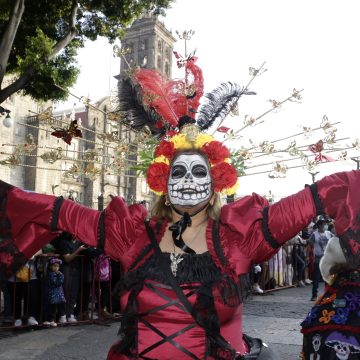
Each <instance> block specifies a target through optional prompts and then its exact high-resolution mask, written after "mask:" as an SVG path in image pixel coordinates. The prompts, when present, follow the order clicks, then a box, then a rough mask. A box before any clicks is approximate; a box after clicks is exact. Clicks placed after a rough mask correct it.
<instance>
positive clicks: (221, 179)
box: [211, 162, 238, 192]
mask: <svg viewBox="0 0 360 360" xmlns="http://www.w3.org/2000/svg"><path fill="white" fill-rule="evenodd" d="M211 178H212V181H213V186H214V190H215V191H216V192H221V191H222V190H224V189H228V188H231V187H233V186H234V185H235V184H236V182H237V178H238V176H237V172H236V170H235V168H234V167H233V166H232V165H231V164H229V163H225V162H223V163H220V164H217V165H215V166H213V167H212V168H211Z"/></svg>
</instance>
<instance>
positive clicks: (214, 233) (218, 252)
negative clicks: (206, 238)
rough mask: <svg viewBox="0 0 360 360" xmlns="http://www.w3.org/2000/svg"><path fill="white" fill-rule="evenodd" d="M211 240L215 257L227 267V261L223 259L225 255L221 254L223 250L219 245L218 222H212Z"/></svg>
mask: <svg viewBox="0 0 360 360" xmlns="http://www.w3.org/2000/svg"><path fill="white" fill-rule="evenodd" d="M212 240H213V243H214V249H215V252H216V255H217V257H218V258H219V260H220V261H221V263H222V264H223V265H227V264H228V260H227V258H226V257H225V254H224V252H223V249H222V247H221V243H220V234H219V222H218V221H214V223H213V227H212Z"/></svg>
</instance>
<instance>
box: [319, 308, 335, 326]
mask: <svg viewBox="0 0 360 360" xmlns="http://www.w3.org/2000/svg"><path fill="white" fill-rule="evenodd" d="M322 314H323V316H322V317H321V318H320V319H319V321H320V322H323V323H324V324H328V323H329V322H330V321H331V318H332V317H333V316H334V315H335V311H334V310H332V311H327V310H323V311H322Z"/></svg>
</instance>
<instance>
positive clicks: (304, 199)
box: [220, 171, 360, 274]
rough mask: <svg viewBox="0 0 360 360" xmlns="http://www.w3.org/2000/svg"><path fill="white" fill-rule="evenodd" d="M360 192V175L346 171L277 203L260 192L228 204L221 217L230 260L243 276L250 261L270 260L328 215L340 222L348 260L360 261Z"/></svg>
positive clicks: (225, 250)
mask: <svg viewBox="0 0 360 360" xmlns="http://www.w3.org/2000/svg"><path fill="white" fill-rule="evenodd" d="M359 188H360V171H351V172H341V173H335V174H333V175H330V176H327V177H324V178H323V179H321V180H320V181H318V182H317V183H315V184H312V185H311V186H310V187H306V188H305V189H303V190H301V191H299V192H298V193H296V194H294V195H291V196H288V197H286V198H284V199H282V200H280V201H279V202H277V203H275V204H273V205H269V204H268V202H267V201H266V199H264V198H262V197H260V196H259V195H256V194H253V195H252V196H247V197H245V198H243V199H240V200H238V201H236V202H234V203H232V204H229V205H225V206H224V207H223V209H222V212H221V216H220V223H221V227H220V239H221V242H222V244H223V248H224V252H225V256H226V257H227V258H228V259H229V261H230V262H231V263H232V265H233V268H234V269H236V272H237V273H238V274H240V273H244V272H247V271H248V270H249V266H250V264H251V263H261V262H263V261H265V260H267V259H268V258H270V257H271V256H272V255H273V254H274V253H275V252H276V251H277V250H278V248H279V246H281V245H282V244H283V243H285V242H286V241H288V240H289V239H290V238H292V237H293V236H295V235H296V234H297V233H298V232H299V231H300V230H302V229H303V228H304V227H305V226H307V225H308V224H309V223H310V221H311V220H312V219H314V218H315V216H316V215H318V214H327V215H329V216H330V217H331V218H333V219H335V227H336V231H337V234H338V235H340V240H342V243H343V248H344V252H345V253H346V252H347V254H348V259H351V261H352V262H354V261H357V262H358V261H359V260H358V259H359V257H360V240H359V239H360V195H359V192H358V189H359ZM345 255H346V254H345Z"/></svg>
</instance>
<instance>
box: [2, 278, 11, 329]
mask: <svg viewBox="0 0 360 360" xmlns="http://www.w3.org/2000/svg"><path fill="white" fill-rule="evenodd" d="M1 290H2V293H3V298H4V310H3V312H2V315H3V319H2V322H3V324H4V325H5V324H12V323H13V321H14V320H13V311H12V303H11V294H10V286H9V284H8V282H7V281H6V282H4V284H3V287H2V288H1Z"/></svg>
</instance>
